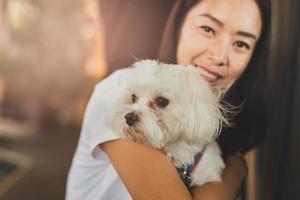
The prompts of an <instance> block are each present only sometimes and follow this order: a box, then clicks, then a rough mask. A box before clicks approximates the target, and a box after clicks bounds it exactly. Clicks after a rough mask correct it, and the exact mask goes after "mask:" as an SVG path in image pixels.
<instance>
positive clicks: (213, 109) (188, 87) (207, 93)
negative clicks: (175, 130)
mask: <svg viewBox="0 0 300 200" xmlns="http://www.w3.org/2000/svg"><path fill="white" fill-rule="evenodd" d="M181 91H182V97H181V98H182V104H183V105H184V108H183V109H185V111H183V113H184V114H183V115H184V116H183V118H182V124H181V127H180V128H181V131H183V133H182V135H183V137H185V139H186V140H187V141H190V142H192V143H193V142H197V143H202V144H207V143H208V142H211V141H212V140H213V139H214V138H215V137H216V136H217V135H218V133H219V132H220V129H221V125H222V122H224V121H226V120H225V118H224V116H223V112H222V109H220V108H221V106H220V104H219V98H218V96H217V95H216V94H215V93H214V92H213V91H212V90H211V88H210V86H209V85H208V84H207V83H206V82H205V81H204V80H203V78H202V76H201V75H200V74H199V72H197V71H195V70H187V71H186V72H184V73H183V76H182V88H181Z"/></svg>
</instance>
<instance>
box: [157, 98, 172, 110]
mask: <svg viewBox="0 0 300 200" xmlns="http://www.w3.org/2000/svg"><path fill="white" fill-rule="evenodd" d="M155 103H156V105H157V106H158V107H160V108H164V107H166V106H167V105H168V104H169V100H168V99H166V98H165V97H157V98H156V99H155Z"/></svg>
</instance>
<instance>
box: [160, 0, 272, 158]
mask: <svg viewBox="0 0 300 200" xmlns="http://www.w3.org/2000/svg"><path fill="white" fill-rule="evenodd" d="M200 1H201V0H177V1H176V2H175V4H174V6H173V9H172V10H171V13H170V16H169V19H168V21H167V25H166V28H165V32H164V35H163V38H162V42H161V48H160V52H159V55H158V60H159V61H161V62H166V63H176V50H177V44H178V39H179V34H180V29H181V26H182V24H183V21H184V19H185V17H186V15H187V13H188V12H189V10H190V9H191V8H192V7H193V6H195V5H196V4H197V3H199V2H200ZM255 2H256V4H257V6H258V8H259V11H260V16H261V20H262V31H261V35H260V37H259V39H258V41H257V43H256V46H255V49H254V52H253V55H252V57H251V59H250V61H249V64H248V66H247V68H246V69H245V71H244V72H243V73H242V75H241V76H240V77H239V79H238V80H237V81H236V82H235V83H234V85H233V86H232V87H231V88H230V90H229V91H228V92H227V94H226V95H225V96H224V99H223V101H224V102H227V103H229V104H231V105H233V106H240V105H241V104H242V106H241V111H240V113H239V114H237V115H236V116H235V117H234V118H233V119H232V122H233V124H234V126H233V127H230V128H224V129H223V131H222V134H221V135H220V137H219V138H218V141H219V144H220V146H221V148H222V151H223V154H225V155H227V154H230V153H234V152H241V153H244V152H246V151H248V150H249V149H251V148H253V147H255V146H256V145H258V143H259V142H260V141H261V140H262V138H263V136H264V135H265V133H266V130H265V129H266V124H267V116H266V109H265V108H266V106H265V105H266V100H265V99H266V98H265V94H266V92H265V91H264V89H265V87H264V85H265V83H266V73H267V62H268V55H269V46H270V29H271V2H270V0H255Z"/></svg>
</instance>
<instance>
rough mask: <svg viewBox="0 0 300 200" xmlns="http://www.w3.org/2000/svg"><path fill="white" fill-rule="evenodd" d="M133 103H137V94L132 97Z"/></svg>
mask: <svg viewBox="0 0 300 200" xmlns="http://www.w3.org/2000/svg"><path fill="white" fill-rule="evenodd" d="M131 101H132V103H135V102H136V101H137V96H136V95H135V94H132V95H131Z"/></svg>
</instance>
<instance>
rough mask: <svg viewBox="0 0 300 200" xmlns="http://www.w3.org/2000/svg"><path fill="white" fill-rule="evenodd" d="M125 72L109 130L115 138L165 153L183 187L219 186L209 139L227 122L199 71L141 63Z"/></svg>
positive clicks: (218, 163)
mask: <svg viewBox="0 0 300 200" xmlns="http://www.w3.org/2000/svg"><path fill="white" fill-rule="evenodd" d="M130 70H131V72H130V75H129V76H128V77H127V79H126V81H125V82H126V83H125V86H124V89H122V94H120V98H118V100H116V102H115V103H111V104H112V105H111V109H112V110H113V112H112V115H111V117H109V119H108V124H109V126H111V127H112V128H113V130H114V131H115V132H116V133H117V134H119V136H120V137H121V139H125V140H131V141H135V142H138V143H143V144H147V145H149V146H151V147H153V148H157V149H160V150H163V151H164V152H166V155H167V156H168V158H170V159H171V160H172V162H173V163H174V165H175V166H176V168H177V169H178V171H179V174H180V175H181V178H182V179H183V181H184V182H185V184H186V185H187V186H188V187H192V186H196V185H202V184H204V183H207V182H212V181H221V172H222V169H223V168H224V166H225V165H224V162H223V160H222V158H221V152H220V149H219V147H218V144H217V143H216V142H215V138H216V137H217V135H218V134H219V132H220V130H221V126H222V124H223V123H227V121H226V118H225V117H224V115H223V113H224V112H223V111H224V109H223V108H222V107H221V105H220V103H219V99H220V95H216V93H215V92H213V90H212V88H210V86H209V85H208V84H207V83H206V82H205V81H204V80H203V78H202V76H201V71H200V70H199V68H195V67H193V66H181V65H170V64H163V63H159V62H156V61H152V60H143V61H138V62H136V63H135V64H134V66H133V67H132V68H131V69H130Z"/></svg>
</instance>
